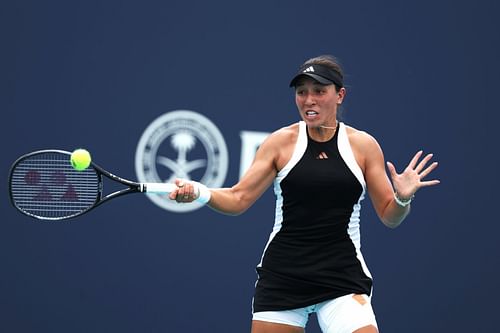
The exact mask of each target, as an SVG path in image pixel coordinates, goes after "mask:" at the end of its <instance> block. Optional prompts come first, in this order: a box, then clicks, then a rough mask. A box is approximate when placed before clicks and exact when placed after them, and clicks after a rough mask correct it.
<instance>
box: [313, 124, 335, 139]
mask: <svg viewBox="0 0 500 333" xmlns="http://www.w3.org/2000/svg"><path fill="white" fill-rule="evenodd" d="M337 126H338V122H337V121H335V125H334V126H326V125H320V126H318V127H312V128H309V136H310V137H311V139H313V140H315V141H319V142H324V141H328V140H330V139H331V138H333V136H334V135H335V133H336V132H337Z"/></svg>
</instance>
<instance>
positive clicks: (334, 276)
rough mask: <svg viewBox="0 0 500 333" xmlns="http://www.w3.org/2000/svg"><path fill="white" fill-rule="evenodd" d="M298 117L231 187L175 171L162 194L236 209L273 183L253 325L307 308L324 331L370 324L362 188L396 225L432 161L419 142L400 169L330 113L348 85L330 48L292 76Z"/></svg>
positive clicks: (263, 328) (302, 315)
mask: <svg viewBox="0 0 500 333" xmlns="http://www.w3.org/2000/svg"><path fill="white" fill-rule="evenodd" d="M290 86H291V87H294V89H295V101H296V104H297V107H298V110H299V113H300V116H301V118H302V121H300V122H298V123H295V124H292V125H290V126H287V127H283V128H281V129H279V130H277V131H276V132H274V133H272V134H271V135H270V136H269V137H268V138H267V139H266V140H265V141H264V142H263V144H262V145H261V146H260V148H259V149H258V151H257V153H256V156H255V159H254V161H253V164H252V165H251V167H250V168H249V170H248V171H247V172H246V174H245V175H244V176H243V177H242V178H241V180H240V181H239V182H238V183H237V184H236V185H234V186H233V187H231V188H219V189H208V188H207V187H205V186H204V185H203V184H200V183H197V182H192V181H184V180H176V185H177V189H176V190H174V191H173V192H172V193H171V194H170V199H172V200H176V201H177V202H191V201H193V200H197V201H201V202H204V203H207V204H208V205H209V206H210V207H211V208H213V209H214V210H216V211H219V212H221V213H225V214H234V215H237V214H241V213H242V212H244V211H245V210H246V209H247V208H249V207H250V206H251V205H252V204H253V203H254V202H255V201H256V200H257V199H258V198H259V197H260V196H261V195H262V193H264V191H265V190H266V189H267V188H268V187H269V186H271V184H274V185H273V186H274V193H275V194H276V214H275V220H274V228H273V231H272V233H271V235H270V237H269V241H268V242H267V244H266V245H265V248H264V252H263V255H262V259H261V262H260V263H259V264H258V266H257V273H258V281H257V283H256V288H255V295H254V299H253V320H252V333H268V332H273V333H302V332H304V329H305V326H306V323H307V320H308V317H309V314H311V313H313V312H315V313H316V314H317V318H318V321H319V325H320V327H321V329H322V331H323V332H326V333H340V332H342V333H343V332H349V333H351V332H356V333H371V332H378V328H377V322H376V319H375V315H374V312H373V309H372V306H371V293H372V277H371V274H370V272H369V270H368V268H367V266H366V264H365V261H364V259H363V255H362V254H361V251H360V248H361V245H360V230H359V223H360V219H359V217H360V209H361V202H362V200H363V199H364V197H365V194H366V193H368V195H369V197H370V199H371V201H372V203H373V207H374V208H375V210H376V213H377V215H378V216H379V218H380V220H381V221H382V222H383V223H384V224H385V225H386V226H388V227H390V228H395V227H397V226H398V225H400V223H401V222H402V221H403V220H404V218H405V217H406V216H407V215H408V213H409V211H410V202H411V201H412V198H413V197H414V194H415V192H417V191H418V190H419V189H420V188H422V187H426V186H431V185H436V184H438V183H439V180H424V178H425V177H426V176H427V175H429V173H430V172H431V171H432V170H434V169H435V168H436V166H437V162H432V163H430V162H431V159H432V154H427V155H425V156H424V154H423V152H422V151H419V152H417V153H416V154H415V156H414V157H413V158H412V159H411V161H410V162H409V164H408V166H407V167H406V168H405V169H404V170H403V172H401V173H399V174H398V173H397V172H396V168H395V167H394V165H393V164H392V163H390V162H387V169H388V171H389V176H390V179H389V177H388V175H387V173H386V170H385V163H384V155H383V152H382V150H381V148H380V146H379V145H378V143H377V141H376V140H375V139H374V138H373V137H372V136H370V135H369V134H367V133H366V132H363V131H360V130H357V129H355V128H353V127H351V126H347V125H346V124H344V123H342V122H339V121H337V110H338V108H339V105H341V104H342V102H343V100H344V98H345V96H346V89H345V87H344V83H343V72H342V69H341V67H340V66H339V64H338V62H337V61H336V59H335V58H334V57H332V56H319V57H316V58H313V59H309V60H308V61H306V62H305V63H304V64H303V65H302V66H301V67H300V70H299V72H298V74H297V75H296V76H295V77H294V78H293V79H292V81H291V83H290Z"/></svg>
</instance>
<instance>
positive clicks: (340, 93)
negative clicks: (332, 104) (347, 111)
mask: <svg viewBox="0 0 500 333" xmlns="http://www.w3.org/2000/svg"><path fill="white" fill-rule="evenodd" d="M346 94H347V90H345V88H344V87H342V88H340V90H339V91H338V92H337V95H338V99H337V104H339V105H340V104H342V102H343V101H344V97H345V95H346Z"/></svg>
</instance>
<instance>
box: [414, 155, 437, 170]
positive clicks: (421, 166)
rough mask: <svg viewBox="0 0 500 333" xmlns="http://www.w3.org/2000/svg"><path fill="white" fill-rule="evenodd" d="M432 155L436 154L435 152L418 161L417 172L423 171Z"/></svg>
mask: <svg viewBox="0 0 500 333" xmlns="http://www.w3.org/2000/svg"><path fill="white" fill-rule="evenodd" d="M432 156H434V154H427V155H426V156H425V157H424V158H423V160H421V161H420V163H418V165H417V167H416V168H415V171H416V172H417V173H420V171H422V169H423V168H424V167H425V165H426V164H427V163H428V162H429V161H430V159H431V158H432Z"/></svg>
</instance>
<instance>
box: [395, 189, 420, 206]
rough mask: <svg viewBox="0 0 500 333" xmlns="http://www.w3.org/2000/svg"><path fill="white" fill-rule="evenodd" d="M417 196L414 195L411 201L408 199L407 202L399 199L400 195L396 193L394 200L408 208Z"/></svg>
mask: <svg viewBox="0 0 500 333" xmlns="http://www.w3.org/2000/svg"><path fill="white" fill-rule="evenodd" d="M414 197H415V196H414V195H412V196H411V197H410V198H409V199H406V200H401V199H400V198H399V197H398V193H397V192H394V200H396V203H397V204H398V205H399V206H401V207H406V206H408V205H409V204H410V203H411V201H412V200H413V198H414Z"/></svg>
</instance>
